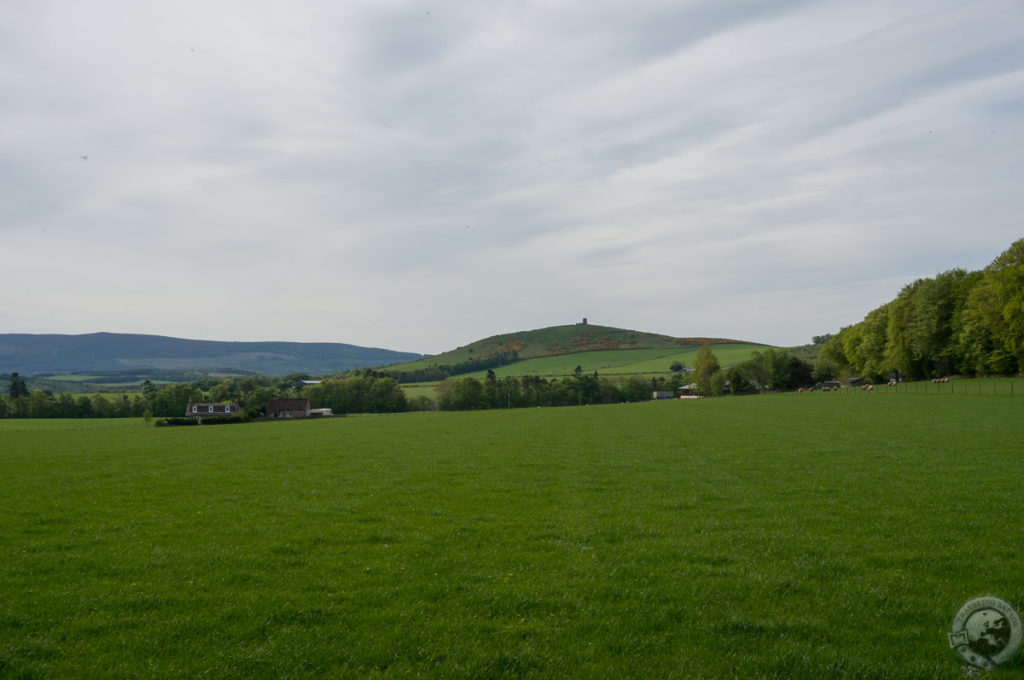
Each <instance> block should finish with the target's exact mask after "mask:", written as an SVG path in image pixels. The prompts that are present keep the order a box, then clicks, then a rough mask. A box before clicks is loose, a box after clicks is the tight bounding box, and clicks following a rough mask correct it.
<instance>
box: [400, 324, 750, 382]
mask: <svg viewBox="0 0 1024 680" xmlns="http://www.w3.org/2000/svg"><path fill="white" fill-rule="evenodd" d="M705 342H707V343H709V344H711V345H712V346H714V347H715V348H716V352H717V351H721V350H720V349H719V348H726V351H728V349H727V348H730V347H734V348H735V349H736V352H739V354H737V356H739V355H740V354H742V355H743V358H746V356H749V354H750V353H751V352H753V351H754V350H755V349H756V348H758V347H764V346H765V345H762V344H760V343H751V342H744V341H741V340H732V339H728V338H674V337H671V336H667V335H659V334H656V333H645V332H642V331H635V330H628V329H623V328H613V327H610V326H595V325H592V324H571V325H565V326H551V327H548V328H540V329H536V330H531V331H519V332H515V333H505V334H502V335H495V336H492V337H489V338H485V339H483V340H478V341H476V342H473V343H470V344H468V345H464V346H462V347H458V348H456V349H454V350H451V351H448V352H443V353H441V354H437V355H434V356H430V357H424V358H421V359H418V360H416V361H409V362H404V363H400V364H393V365H390V366H386V367H384V368H383V370H384V371H385V372H387V373H389V374H391V375H394V376H396V377H397V378H399V380H400V381H402V382H416V381H419V380H426V381H430V380H431V379H439V378H437V377H436V376H434V377H432V376H431V375H430V374H431V373H434V372H436V371H438V370H439V371H440V372H445V373H447V374H449V375H464V374H474V373H477V372H480V371H486V370H487V369H488V368H493V369H494V370H495V371H496V372H498V374H499V375H503V374H506V375H507V374H523V373H531V374H536V375H559V374H567V373H571V372H572V370H573V368H574V367H575V366H577V365H579V366H581V367H582V368H583V370H585V371H591V370H599V371H601V372H610V373H632V372H658V371H667V370H669V366H670V365H671V363H672V362H673V361H675V360H677V359H678V360H682V361H684V362H687V361H688V360H690V361H692V357H693V355H694V354H696V349H697V347H699V346H700V345H702V344H704V343H705ZM731 354H735V352H732V353H731ZM726 363H729V362H726Z"/></svg>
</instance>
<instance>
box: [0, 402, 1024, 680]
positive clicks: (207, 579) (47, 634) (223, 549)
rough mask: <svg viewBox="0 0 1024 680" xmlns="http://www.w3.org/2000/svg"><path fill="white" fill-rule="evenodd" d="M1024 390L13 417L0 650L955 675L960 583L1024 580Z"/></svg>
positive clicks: (75, 656)
mask: <svg viewBox="0 0 1024 680" xmlns="http://www.w3.org/2000/svg"><path fill="white" fill-rule="evenodd" d="M1022 415H1024V398H1021V397H1020V396H991V395H987V394H982V395H977V394H957V393H954V394H934V393H933V394H923V393H922V394H913V393H905V392H904V393H900V394H879V393H876V394H865V395H863V396H858V397H853V396H851V397H850V398H845V399H844V398H831V397H830V396H828V395H824V394H821V395H819V394H815V395H806V394H805V395H784V396H755V397H743V398H728V399H706V400H699V401H669V402H659V403H648V404H632V405H621V406H619V405H616V406H600V407H576V408H560V409H523V410H513V411H491V412H464V413H426V414H406V415H396V416H367V417H350V418H343V419H335V420H319V421H306V422H290V423H258V424H251V425H239V426H224V427H209V428H203V427H200V428H166V429H151V428H145V427H141V426H135V427H131V428H128V429H117V430H115V429H105V430H104V429H100V430H81V431H75V430H65V429H50V430H36V431H27V430H26V431H20V430H18V429H17V428H15V427H14V424H12V423H5V424H4V429H0V479H2V480H3V487H2V488H3V493H2V495H0V549H2V551H3V560H2V561H0V676H2V677H24V678H30V677H40V678H45V677H52V678H63V677H119V678H144V677H145V678H148V677H154V678H163V677H190V678H191V677H197V676H202V677H211V678H212V677H216V678H254V677H256V678H260V677H267V678H269V677H351V678H374V677H378V678H384V677H388V678H392V677H394V678H403V677H431V678H433V677H444V678H494V677H553V678H561V677H578V678H628V677H637V678H780V679H781V678H814V679H815V680H817V679H819V678H833V677H846V678H961V677H963V673H962V668H961V665H960V663H959V662H958V657H956V655H955V654H954V653H953V652H952V651H951V650H950V649H949V646H948V643H947V641H946V633H947V631H948V629H949V626H950V623H951V621H952V619H953V616H954V615H955V614H956V612H957V610H958V609H959V607H960V606H961V605H962V604H963V603H964V602H965V601H966V600H967V599H969V598H971V597H974V596H977V595H983V594H992V595H996V596H999V597H1002V598H1003V599H1005V600H1007V601H1009V602H1010V603H1011V604H1013V605H1014V606H1015V607H1017V609H1018V611H1020V609H1021V607H1022V605H1024V579H1022V578H1021V564H1022V558H1024V523H1022V522H1021V513H1020V508H1021V507H1022V505H1024V484H1022V482H1024V437H1022V436H1021V435H1022V424H1024V418H1022ZM72 422H73V421H72ZM136 425H137V424H136ZM1022 656H1024V654H1018V657H1017V658H1016V659H1015V660H1013V661H1011V663H1010V667H1009V668H1007V669H1004V670H1002V671H1000V672H999V673H998V674H997V675H998V676H1000V677H1020V676H1021V675H1022V674H1024V662H1022V661H1021V657H1022Z"/></svg>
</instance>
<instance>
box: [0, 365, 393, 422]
mask: <svg viewBox="0 0 1024 680" xmlns="http://www.w3.org/2000/svg"><path fill="white" fill-rule="evenodd" d="M309 377H310V376H309V375H308V374H305V373H293V374H291V375H288V376H285V377H283V378H272V377H267V376H246V377H243V378H223V379H221V378H203V379H200V380H196V381H192V382H182V383H171V384H167V385H160V386H158V385H154V384H153V383H152V382H150V381H148V380H147V381H145V382H144V383H143V384H142V387H141V390H140V392H139V393H135V394H127V393H108V394H91V395H90V394H70V393H60V394H54V393H53V392H50V391H48V390H42V389H34V390H31V391H29V390H28V388H27V387H26V385H25V380H24V379H23V378H22V377H21V376H19V375H18V374H17V373H13V374H11V375H10V376H9V385H10V386H9V388H8V393H7V394H6V395H3V394H0V418H139V417H171V418H177V417H181V416H183V415H184V414H185V408H186V406H187V405H188V402H189V401H192V402H199V403H203V402H210V403H225V402H237V403H238V404H239V406H240V407H241V408H242V410H243V411H244V412H245V414H246V415H247V416H248V417H255V416H257V415H259V414H260V413H261V412H262V411H263V409H264V407H265V406H266V404H267V401H269V400H270V399H273V398H278V397H299V396H303V397H307V398H309V399H310V405H311V406H312V407H313V408H322V407H331V408H334V409H335V411H336V412H338V413H364V412H365V413H382V412H390V411H404V410H407V409H408V408H409V404H408V403H407V402H406V400H405V393H404V392H403V391H402V389H401V387H399V385H398V383H397V382H395V380H394V379H393V378H388V377H385V376H382V375H380V374H377V373H374V372H372V371H366V372H365V375H354V376H349V377H346V378H344V379H339V380H328V381H324V382H322V383H321V384H320V385H314V386H309V387H306V388H304V390H302V389H300V388H298V387H296V385H297V383H299V381H301V380H303V379H308V378H309Z"/></svg>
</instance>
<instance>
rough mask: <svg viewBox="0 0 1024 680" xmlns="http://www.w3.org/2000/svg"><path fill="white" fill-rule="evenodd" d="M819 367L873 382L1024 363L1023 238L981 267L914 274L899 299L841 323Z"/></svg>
mask: <svg viewBox="0 0 1024 680" xmlns="http://www.w3.org/2000/svg"><path fill="white" fill-rule="evenodd" d="M816 368H820V369H822V370H829V369H832V370H838V371H843V370H846V371H847V372H849V373H858V374H860V375H862V376H864V377H866V378H868V379H870V380H885V379H887V378H889V377H892V376H900V377H902V378H906V379H914V380H919V379H923V378H929V377H938V376H942V375H947V374H950V373H959V374H991V373H1017V372H1020V371H1021V370H1022V369H1024V239H1020V240H1018V241H1016V242H1014V243H1013V244H1012V245H1011V246H1010V247H1009V248H1008V249H1007V250H1006V251H1005V252H1003V253H1002V254H1001V255H999V257H997V258H996V259H995V260H993V262H992V263H991V264H990V265H989V266H988V267H986V268H985V269H984V270H982V271H980V272H968V271H965V270H963V269H951V270H949V271H946V272H942V273H941V274H938V275H937V276H936V277H935V278H929V279H919V280H917V281H915V282H913V283H911V284H909V285H907V286H905V287H904V288H903V290H901V291H900V292H899V295H897V296H896V299H894V300H892V301H891V302H888V303H886V304H884V305H882V306H881V307H879V308H878V309H875V310H872V311H871V312H869V313H868V314H867V316H866V317H865V318H864V320H863V321H861V322H860V323H857V324H854V325H852V326H847V327H846V328H843V329H842V330H841V331H840V332H839V333H838V334H837V335H836V336H834V337H832V338H830V339H829V340H828V341H827V342H826V343H825V344H824V345H823V346H822V348H821V351H820V352H819V355H818V364H817V365H816Z"/></svg>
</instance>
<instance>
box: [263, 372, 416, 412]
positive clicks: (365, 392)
mask: <svg viewBox="0 0 1024 680" xmlns="http://www.w3.org/2000/svg"><path fill="white" fill-rule="evenodd" d="M302 396H303V397H306V398H307V399H309V405H310V406H311V407H312V408H330V409H331V410H332V411H334V412H335V413H397V412H401V411H406V410H408V408H409V405H408V403H407V402H406V398H405V392H404V391H402V388H401V387H400V386H399V385H398V383H397V382H396V381H395V380H394V378H386V377H380V376H374V375H369V376H353V377H350V378H345V379H343V380H324V381H323V382H321V383H320V384H319V385H311V386H309V387H306V388H303V390H302ZM263 401H264V403H265V402H266V400H265V399H264V400H263Z"/></svg>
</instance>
